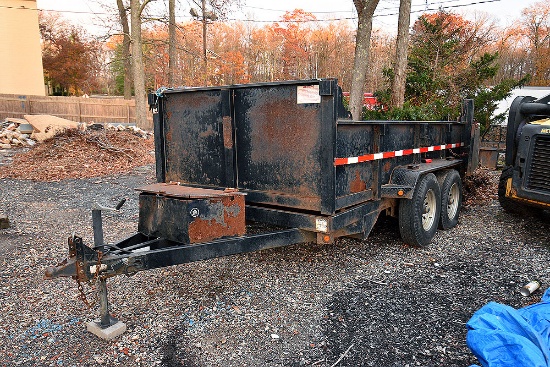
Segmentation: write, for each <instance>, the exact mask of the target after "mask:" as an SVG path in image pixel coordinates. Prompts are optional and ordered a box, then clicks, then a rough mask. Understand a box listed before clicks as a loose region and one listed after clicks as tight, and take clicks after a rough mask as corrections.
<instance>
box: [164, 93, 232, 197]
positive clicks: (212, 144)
mask: <svg viewBox="0 0 550 367" xmlns="http://www.w3.org/2000/svg"><path fill="white" fill-rule="evenodd" d="M167 98H168V100H167V103H166V110H165V111H164V113H165V116H166V118H165V121H166V123H165V124H164V126H163V130H164V131H163V133H164V134H163V135H164V137H165V138H164V156H165V163H164V164H165V180H166V182H170V181H179V182H185V183H188V184H195V185H201V186H214V187H235V170H234V152H233V137H232V128H231V108H230V92H229V90H224V89H208V90H194V91H192V92H187V91H184V92H180V93H171V94H168V96H167Z"/></svg>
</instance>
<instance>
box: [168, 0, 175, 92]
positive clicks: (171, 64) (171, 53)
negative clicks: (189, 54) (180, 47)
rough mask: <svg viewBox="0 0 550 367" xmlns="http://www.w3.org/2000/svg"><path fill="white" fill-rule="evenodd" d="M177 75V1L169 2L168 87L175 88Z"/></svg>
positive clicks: (170, 0)
mask: <svg viewBox="0 0 550 367" xmlns="http://www.w3.org/2000/svg"><path fill="white" fill-rule="evenodd" d="M175 73H176V0H168V85H169V86H171V87H173V86H174V84H175V83H174V79H175V77H174V74H175Z"/></svg>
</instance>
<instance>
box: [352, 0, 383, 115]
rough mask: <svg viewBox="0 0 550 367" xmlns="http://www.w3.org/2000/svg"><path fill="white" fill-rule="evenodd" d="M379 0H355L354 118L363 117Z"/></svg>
mask: <svg viewBox="0 0 550 367" xmlns="http://www.w3.org/2000/svg"><path fill="white" fill-rule="evenodd" d="M378 2H379V0H353V4H354V5H355V9H356V10H357V17H358V25H357V35H356V37H355V59H354V63H353V73H352V77H351V90H350V103H349V107H350V112H351V115H352V117H353V119H354V120H358V119H360V118H361V111H362V109H363V88H364V86H365V79H366V75H367V67H368V64H369V56H370V38H371V33H372V17H373V15H374V11H375V10H376V7H377V6H378Z"/></svg>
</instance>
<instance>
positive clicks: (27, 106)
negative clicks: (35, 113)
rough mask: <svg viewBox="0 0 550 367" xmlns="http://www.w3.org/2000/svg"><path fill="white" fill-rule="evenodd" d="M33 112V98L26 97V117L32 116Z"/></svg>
mask: <svg viewBox="0 0 550 367" xmlns="http://www.w3.org/2000/svg"><path fill="white" fill-rule="evenodd" d="M31 112H32V108H31V96H25V115H30V114H31Z"/></svg>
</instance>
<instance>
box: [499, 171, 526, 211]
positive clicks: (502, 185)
mask: <svg viewBox="0 0 550 367" xmlns="http://www.w3.org/2000/svg"><path fill="white" fill-rule="evenodd" d="M513 174H514V167H513V166H510V167H505V168H504V169H503V170H502V173H501V174H500V180H499V181H498V201H499V203H500V206H501V207H502V209H504V211H507V212H509V213H515V214H519V213H520V212H521V211H522V210H520V207H521V205H520V204H519V203H517V202H514V201H513V200H512V199H510V198H508V197H506V184H507V183H508V179H510V178H512V176H513Z"/></svg>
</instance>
